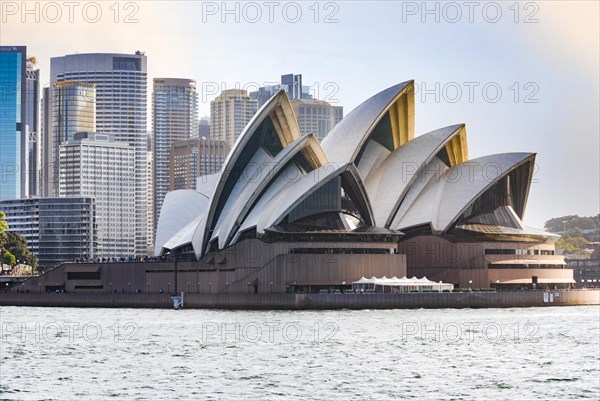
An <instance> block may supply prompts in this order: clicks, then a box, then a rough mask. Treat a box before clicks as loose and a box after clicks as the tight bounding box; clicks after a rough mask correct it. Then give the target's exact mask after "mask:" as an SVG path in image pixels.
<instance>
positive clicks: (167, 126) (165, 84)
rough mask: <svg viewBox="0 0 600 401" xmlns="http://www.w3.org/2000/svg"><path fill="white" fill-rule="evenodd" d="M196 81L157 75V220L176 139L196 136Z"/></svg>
mask: <svg viewBox="0 0 600 401" xmlns="http://www.w3.org/2000/svg"><path fill="white" fill-rule="evenodd" d="M197 123H198V94H197V93H196V81H194V80H191V79H178V78H154V89H153V93H152V131H153V140H152V146H153V148H152V150H153V152H154V213H155V217H154V221H155V222H158V216H159V214H160V209H161V207H162V203H163V200H164V199H165V196H166V195H167V192H169V151H170V149H171V145H172V144H173V142H175V141H179V140H182V139H187V138H190V137H191V136H196V132H197V128H196V124H197Z"/></svg>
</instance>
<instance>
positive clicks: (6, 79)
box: [0, 46, 28, 200]
mask: <svg viewBox="0 0 600 401" xmlns="http://www.w3.org/2000/svg"><path fill="white" fill-rule="evenodd" d="M26 55H27V48H26V47H25V46H0V91H1V95H0V200H2V199H18V198H23V197H25V196H27V188H28V186H27V174H25V172H26V171H27V157H26V153H27V142H28V132H27V131H28V127H27V125H26V121H27V107H26V87H27V85H26V67H27V65H26Z"/></svg>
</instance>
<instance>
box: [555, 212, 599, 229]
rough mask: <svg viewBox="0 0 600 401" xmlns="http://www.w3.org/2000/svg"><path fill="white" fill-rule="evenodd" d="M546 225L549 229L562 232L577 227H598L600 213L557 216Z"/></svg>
mask: <svg viewBox="0 0 600 401" xmlns="http://www.w3.org/2000/svg"><path fill="white" fill-rule="evenodd" d="M544 227H545V229H546V230H548V231H551V232H560V233H562V232H565V231H568V230H574V229H577V228H579V229H581V230H590V229H594V228H595V229H598V228H599V227H600V214H598V215H596V216H583V217H581V216H578V215H570V216H562V217H555V218H553V219H550V220H548V221H546V224H545V225H544Z"/></svg>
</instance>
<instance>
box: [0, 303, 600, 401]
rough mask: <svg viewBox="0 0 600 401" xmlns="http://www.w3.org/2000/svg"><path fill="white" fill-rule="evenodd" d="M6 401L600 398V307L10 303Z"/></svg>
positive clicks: (3, 377)
mask: <svg viewBox="0 0 600 401" xmlns="http://www.w3.org/2000/svg"><path fill="white" fill-rule="evenodd" d="M0 319H1V326H2V340H1V355H0V360H1V366H0V393H1V396H0V398H2V399H26V400H33V399H54V400H75V399H77V400H80V399H93V400H103V399H148V400H154V399H159V398H160V399H227V400H232V399H238V400H245V399H293V400H296V399H307V398H311V399H328V400H329V399H340V400H346V399H355V400H362V399H377V400H379V399H392V398H415V399H488V400H496V399H513V400H514V399H599V398H600V384H599V383H600V355H599V353H600V344H599V337H600V333H599V331H600V330H599V329H600V327H599V326H600V322H599V321H600V309H599V308H598V307H595V306H588V307H548V308H522V309H478V310H451V309H444V310H387V311H375V310H366V311H320V312H312V311H311V312H290V311H264V312H238V311H235V312H234V311H206V310H182V311H173V310H151V309H78V308H26V307H2V308H0Z"/></svg>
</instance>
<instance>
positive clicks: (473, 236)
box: [144, 81, 573, 293]
mask: <svg viewBox="0 0 600 401" xmlns="http://www.w3.org/2000/svg"><path fill="white" fill-rule="evenodd" d="M534 162H535V154H534V153H503V154H495V155H490V156H483V157H478V158H474V159H470V158H469V152H468V145H467V133H466V128H465V125H463V124H458V125H451V126H448V127H444V128H440V129H438V130H435V131H432V132H429V133H425V134H422V135H419V136H416V137H415V135H414V83H413V82H412V81H407V82H403V83H401V84H398V85H395V86H393V87H390V88H388V89H385V90H384V91H382V92H380V93H378V94H376V95H375V96H373V97H371V98H370V99H368V100H366V101H365V102H364V103H362V104H361V105H359V106H358V107H357V108H356V109H354V110H353V111H352V112H351V113H350V114H349V115H347V116H346V117H345V118H344V119H343V120H342V121H341V122H340V123H338V124H337V126H336V127H335V128H334V129H333V130H332V131H331V132H330V133H329V134H328V135H327V137H325V139H324V140H323V141H322V143H319V141H318V140H317V138H316V137H315V136H314V135H312V134H309V135H301V134H300V131H299V129H298V123H297V120H296V117H295V115H294V111H293V110H292V107H291V105H290V102H289V100H288V98H287V95H286V94H285V92H283V91H282V92H280V93H278V94H276V95H275V96H273V97H272V98H271V99H270V100H269V101H268V102H267V103H266V104H265V105H264V106H263V107H262V108H261V109H260V110H259V111H258V113H257V114H256V115H255V116H254V118H253V119H252V120H251V121H250V123H249V124H248V125H247V126H246V127H245V129H244V131H243V133H242V134H241V135H240V137H239V138H238V140H237V142H236V144H235V145H234V147H233V149H232V150H231V152H230V153H229V155H228V158H227V160H226V161H225V164H224V166H223V168H222V170H221V172H220V173H219V174H214V175H211V176H204V177H199V178H198V185H197V190H177V191H173V192H170V193H168V194H167V196H166V198H165V201H164V204H163V207H162V210H161V212H160V218H159V222H158V227H157V233H156V242H155V253H156V255H167V254H168V255H171V256H173V257H175V258H176V259H177V260H179V261H180V263H185V266H187V269H188V271H189V272H190V274H193V277H194V279H193V283H194V286H193V287H194V290H196V291H198V292H209V291H210V292H256V293H258V292H260V293H262V292H318V291H321V290H323V289H324V288H332V287H340V286H341V287H344V286H346V287H348V286H349V285H350V283H352V282H353V281H356V280H358V279H359V278H361V277H372V276H375V277H382V276H387V277H392V276H397V277H402V276H408V277H411V276H417V277H422V276H426V277H427V278H429V279H431V280H434V281H436V282H437V281H443V282H447V283H453V284H454V285H455V286H456V287H463V288H465V287H474V288H487V287H499V288H502V287H505V288H507V289H509V288H510V289H512V288H522V287H531V285H532V284H536V285H537V286H539V287H542V288H561V287H567V286H570V285H571V284H572V283H573V275H572V270H569V269H565V262H564V260H563V258H562V256H559V255H555V254H554V241H555V240H556V239H557V236H555V235H553V234H551V233H548V232H544V231H541V230H538V229H534V228H530V227H527V226H525V225H524V224H523V222H522V220H523V216H524V213H525V208H526V204H527V197H528V194H529V190H530V184H531V181H532V174H533V171H534ZM157 273H158V272H157ZM165 274H166V273H165ZM146 280H149V279H146ZM146 280H144V281H146ZM188 285H189V283H188ZM153 286H154V285H153Z"/></svg>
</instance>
